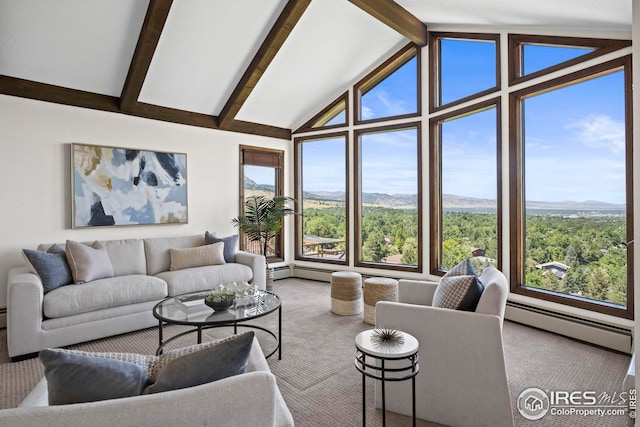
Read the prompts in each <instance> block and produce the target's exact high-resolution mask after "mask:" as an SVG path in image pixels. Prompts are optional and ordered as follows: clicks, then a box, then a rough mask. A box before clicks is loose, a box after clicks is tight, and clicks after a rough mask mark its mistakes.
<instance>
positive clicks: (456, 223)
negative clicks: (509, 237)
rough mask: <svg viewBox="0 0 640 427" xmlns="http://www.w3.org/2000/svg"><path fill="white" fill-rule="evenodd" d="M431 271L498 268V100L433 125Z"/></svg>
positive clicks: (453, 115) (437, 272) (469, 109)
mask: <svg viewBox="0 0 640 427" xmlns="http://www.w3.org/2000/svg"><path fill="white" fill-rule="evenodd" d="M430 125H431V140H432V141H434V142H433V143H432V144H431V149H432V151H431V155H430V159H431V175H430V178H431V181H432V185H431V192H432V194H431V200H432V202H431V207H432V211H431V212H432V213H431V236H432V237H431V243H432V246H431V266H432V271H431V272H432V274H443V273H444V272H445V271H447V270H449V269H451V268H452V267H454V266H455V265H456V264H458V263H459V262H460V261H462V260H463V259H465V258H470V259H471V262H472V264H473V267H474V269H475V270H476V272H477V273H478V274H481V273H482V271H483V270H484V269H485V268H486V267H487V266H494V267H499V256H500V238H499V236H500V229H501V226H500V223H501V221H500V218H501V215H500V196H499V194H500V192H499V185H500V174H499V170H500V169H499V165H500V144H499V138H498V136H499V135H500V131H499V129H500V104H499V99H494V100H491V101H489V102H485V103H482V104H480V105H475V106H473V107H470V108H466V109H463V110H458V111H456V112H455V113H451V114H447V115H444V116H440V117H438V118H435V119H432V120H431V122H430Z"/></svg>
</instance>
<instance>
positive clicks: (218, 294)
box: [204, 288, 236, 312]
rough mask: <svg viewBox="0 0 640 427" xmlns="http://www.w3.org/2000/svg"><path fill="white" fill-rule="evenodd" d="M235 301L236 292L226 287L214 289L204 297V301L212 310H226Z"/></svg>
mask: <svg viewBox="0 0 640 427" xmlns="http://www.w3.org/2000/svg"><path fill="white" fill-rule="evenodd" d="M235 302H236V293H235V292H233V291H231V290H229V289H227V288H220V289H216V290H215V291H213V292H212V293H210V294H209V295H207V296H206V297H205V298H204V303H205V305H207V306H208V307H211V308H212V309H213V311H217V312H220V311H227V310H228V309H229V307H231V306H232V305H233V304H234V303H235Z"/></svg>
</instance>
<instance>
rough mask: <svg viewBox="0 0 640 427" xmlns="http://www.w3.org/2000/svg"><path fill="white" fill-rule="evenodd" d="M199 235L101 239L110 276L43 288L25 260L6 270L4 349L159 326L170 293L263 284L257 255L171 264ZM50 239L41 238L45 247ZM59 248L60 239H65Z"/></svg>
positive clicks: (26, 349)
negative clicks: (174, 253)
mask: <svg viewBox="0 0 640 427" xmlns="http://www.w3.org/2000/svg"><path fill="white" fill-rule="evenodd" d="M204 243H205V236H204V233H203V234H199V235H191V236H180V237H167V238H161V237H157V238H147V239H125V240H105V241H100V242H99V244H100V245H101V246H102V247H104V248H105V249H106V252H107V254H108V257H109V260H110V261H111V264H112V267H113V273H114V274H113V276H114V277H109V278H103V279H98V280H93V281H89V282H87V283H83V284H81V285H67V286H61V287H59V288H56V289H53V290H51V291H50V292H47V293H45V292H44V289H43V284H42V281H41V279H40V277H39V276H38V275H37V274H34V273H32V272H30V270H29V269H28V268H26V267H16V268H12V269H11V270H10V271H9V277H8V282H7V344H8V350H9V356H10V357H11V358H12V360H16V359H17V358H18V356H25V355H31V354H33V353H36V352H38V351H40V350H42V349H44V348H48V347H61V346H66V345H71V344H76V343H80V342H84V341H90V340H94V339H98V338H103V337H107V336H112V335H117V334H122V333H125V332H131V331H135V330H139V329H144V328H149V327H152V326H156V325H157V324H158V320H157V319H156V318H154V317H153V314H152V308H153V306H154V305H155V304H156V303H157V302H158V301H160V300H162V299H163V298H166V297H167V296H175V295H179V294H182V293H185V292H195V291H202V290H209V289H212V288H214V287H215V286H217V285H219V284H225V283H229V282H231V281H236V282H238V281H252V282H253V283H255V284H256V285H257V286H258V287H259V288H260V289H265V287H266V277H265V267H266V266H265V259H264V257H263V256H262V255H256V254H251V253H248V252H242V251H238V252H236V253H235V257H234V259H233V262H226V263H224V264H221V265H205V266H199V267H192V268H184V269H180V270H175V271H174V270H171V254H170V253H171V249H177V250H179V249H185V248H196V247H199V246H203V245H204ZM49 246H51V245H45V244H43V245H40V246H39V248H38V249H39V250H46V249H47V248H48V247H49ZM62 247H64V244H62Z"/></svg>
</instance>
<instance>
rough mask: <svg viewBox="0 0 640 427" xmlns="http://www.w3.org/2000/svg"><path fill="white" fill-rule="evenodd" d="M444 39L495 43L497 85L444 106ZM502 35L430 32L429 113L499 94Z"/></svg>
mask: <svg viewBox="0 0 640 427" xmlns="http://www.w3.org/2000/svg"><path fill="white" fill-rule="evenodd" d="M442 39H460V40H471V41H492V42H494V43H495V48H496V64H495V78H496V85H495V86H494V87H491V88H487V89H485V90H482V91H480V92H477V93H474V94H471V95H469V96H466V97H464V98H460V99H457V100H455V101H451V102H448V103H446V104H442V79H441V78H440V75H441V71H440V62H441V58H442V56H441V54H442V52H441V49H440V40H442ZM500 64H501V60H500V34H493V33H455V32H430V33H429V92H430V96H429V112H430V113H436V112H438V111H441V110H444V109H445V108H450V107H454V106H456V105H460V104H463V103H466V102H468V101H471V100H474V99H478V98H481V97H484V96H487V95H489V94H492V93H494V92H497V91H499V90H500V88H501V87H502V82H501V75H502V73H501V68H500Z"/></svg>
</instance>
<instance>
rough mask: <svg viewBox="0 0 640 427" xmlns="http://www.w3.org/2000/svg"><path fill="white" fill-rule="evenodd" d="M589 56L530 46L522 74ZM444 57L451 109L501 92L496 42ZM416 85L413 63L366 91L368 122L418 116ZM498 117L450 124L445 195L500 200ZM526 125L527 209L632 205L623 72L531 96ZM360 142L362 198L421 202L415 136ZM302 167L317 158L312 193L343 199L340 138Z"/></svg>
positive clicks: (451, 48) (468, 45) (311, 153)
mask: <svg viewBox="0 0 640 427" xmlns="http://www.w3.org/2000/svg"><path fill="white" fill-rule="evenodd" d="M587 52H589V50H584V49H568V48H551V47H541V46H528V47H527V48H526V49H525V69H526V70H530V71H536V70H539V69H542V68H545V67H548V66H550V65H553V64H555V63H559V62H562V61H565V60H567V59H571V58H573V57H575V56H577V55H580V54H583V53H587ZM442 57H443V59H442V60H443V76H445V77H444V78H443V81H442V98H443V101H444V102H447V101H451V100H455V99H459V98H461V97H464V96H468V95H470V94H472V93H474V92H479V91H482V90H484V89H488V88H491V87H493V86H495V69H494V67H493V64H494V63H495V54H494V44H493V43H491V42H477V41H460V40H456V41H451V40H444V41H443V46H442ZM415 76H416V61H415V59H412V60H411V61H409V62H408V63H407V64H405V65H404V66H403V67H401V68H400V69H399V70H398V71H397V72H395V73H393V74H392V75H391V76H389V77H388V78H387V79H385V80H384V81H383V82H381V83H380V84H379V85H378V86H376V87H374V88H373V89H371V90H370V91H369V92H367V93H366V94H365V95H364V96H363V112H362V118H363V119H370V118H379V117H389V116H394V115H400V114H406V113H411V112H415V111H416V108H417V107H416V105H417V104H416V100H417V90H416V85H415V83H414V82H415ZM503 80H506V78H503ZM503 84H506V82H503ZM423 101H424V102H425V103H426V99H425V100H423ZM425 109H426V108H425ZM495 114H496V111H495V109H491V110H487V111H483V112H480V113H477V114H472V115H469V116H465V117H462V118H458V119H455V120H451V121H448V122H445V123H444V124H443V129H442V132H443V171H444V177H443V186H444V188H443V190H444V191H443V192H444V193H449V194H456V195H460V196H467V197H478V198H492V199H493V198H495V197H496V192H497V190H496V171H495V165H496V136H495V126H496V119H495ZM525 116H526V119H525V156H526V172H525V173H526V198H527V200H538V201H558V202H559V201H569V200H571V201H585V200H598V201H603V202H610V203H625V188H624V176H625V152H624V144H625V128H624V76H623V73H622V72H621V71H619V72H615V73H612V74H609V75H605V76H601V77H598V78H596V79H593V80H588V81H585V82H581V83H578V84H575V85H572V86H567V87H564V88H562V89H559V90H555V91H551V92H547V93H543V94H541V95H537V96H534V97H530V98H528V99H526V100H525ZM425 130H426V129H425ZM504 131H506V129H504ZM426 133H427V132H425V135H426ZM423 142H425V143H426V142H427V138H423ZM361 143H362V154H363V157H362V176H363V180H362V189H363V191H364V192H380V193H388V194H394V193H405V194H414V193H416V191H417V167H416V155H417V147H416V131H415V130H402V131H392V132H380V133H375V134H364V135H363V136H362V142H361ZM423 150H425V151H426V150H427V147H426V144H425V147H424V148H423ZM304 158H305V161H306V160H307V159H313V160H311V161H308V162H306V163H305V165H304V168H303V169H304V171H305V172H304V173H305V176H304V188H305V190H307V191H314V190H316V191H317V190H324V191H344V182H345V178H344V168H343V165H344V163H345V162H344V141H343V140H342V139H340V138H338V139H336V138H333V139H325V140H321V141H318V142H314V143H310V144H304ZM251 178H252V179H254V180H256V181H258V182H260V179H256V178H254V177H253V176H251ZM267 179H269V180H271V181H272V179H273V178H272V175H269V176H268V177H267Z"/></svg>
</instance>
